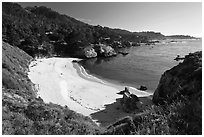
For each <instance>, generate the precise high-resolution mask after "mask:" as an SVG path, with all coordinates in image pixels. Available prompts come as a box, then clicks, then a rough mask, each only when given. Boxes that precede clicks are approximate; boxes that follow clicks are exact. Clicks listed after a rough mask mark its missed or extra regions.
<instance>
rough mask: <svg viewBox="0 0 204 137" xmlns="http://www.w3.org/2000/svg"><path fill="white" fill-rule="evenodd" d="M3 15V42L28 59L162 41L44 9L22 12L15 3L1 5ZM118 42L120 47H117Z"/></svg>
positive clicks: (143, 33)
mask: <svg viewBox="0 0 204 137" xmlns="http://www.w3.org/2000/svg"><path fill="white" fill-rule="evenodd" d="M2 14H3V16H2V19H3V22H2V30H3V31H2V34H3V40H4V41H6V42H8V43H9V44H11V45H13V46H18V47H19V48H21V49H23V50H24V51H26V52H27V53H28V54H29V55H31V56H37V55H39V54H40V55H44V56H45V55H47V56H50V55H53V54H57V55H61V56H64V55H67V54H68V55H69V54H71V53H72V54H75V52H76V51H78V50H81V49H83V48H85V47H87V46H89V45H90V44H99V43H103V44H106V45H109V46H112V47H114V48H118V47H128V46H134V45H138V44H137V43H140V42H148V39H153V38H158V37H163V35H162V34H160V33H154V32H151V34H150V32H141V33H132V32H129V31H126V30H120V29H111V28H108V27H102V26H99V25H98V26H91V25H88V24H86V23H83V22H80V21H78V20H76V19H74V18H71V17H69V16H66V15H61V14H59V13H57V12H55V11H53V10H52V9H50V8H47V7H44V6H41V7H36V6H35V7H27V8H25V9H23V8H22V7H21V6H20V5H18V4H16V3H6V2H3V3H2ZM118 42H120V43H121V44H120V45H117V44H116V43H118ZM43 43H47V44H48V47H49V48H46V47H47V45H45V46H44V47H42V46H41V45H42V44H43ZM79 43H80V44H79ZM130 43H133V44H130ZM42 50H43V51H42Z"/></svg>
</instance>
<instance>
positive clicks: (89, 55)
mask: <svg viewBox="0 0 204 137" xmlns="http://www.w3.org/2000/svg"><path fill="white" fill-rule="evenodd" d="M83 53H84V56H85V57H86V58H95V57H97V53H96V51H95V50H94V49H93V48H92V47H86V48H84V50H83Z"/></svg>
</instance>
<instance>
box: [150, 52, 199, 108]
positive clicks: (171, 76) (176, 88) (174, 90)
mask: <svg viewBox="0 0 204 137" xmlns="http://www.w3.org/2000/svg"><path fill="white" fill-rule="evenodd" d="M180 96H185V97H187V98H188V99H190V100H192V101H196V102H199V104H200V105H201V97H202V52H201V51H200V52H195V53H190V54H189V55H187V56H185V59H184V61H183V62H182V63H179V65H177V66H175V67H173V68H172V69H170V70H168V71H166V72H165V73H164V74H163V75H162V77H161V79H160V82H159V85H158V87H157V89H156V91H155V92H154V96H153V102H154V103H156V104H158V103H159V104H162V103H164V102H172V101H173V100H174V99H176V98H179V97H180Z"/></svg>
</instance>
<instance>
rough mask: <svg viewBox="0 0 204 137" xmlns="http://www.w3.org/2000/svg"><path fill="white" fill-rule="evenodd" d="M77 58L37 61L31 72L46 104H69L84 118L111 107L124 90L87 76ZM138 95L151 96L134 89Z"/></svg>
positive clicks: (33, 80)
mask: <svg viewBox="0 0 204 137" xmlns="http://www.w3.org/2000/svg"><path fill="white" fill-rule="evenodd" d="M72 60H77V59H75V58H48V59H37V61H33V62H31V64H30V66H29V68H30V72H29V73H28V76H29V78H30V79H31V81H32V82H33V83H34V84H36V86H37V88H38V95H39V96H40V97H41V98H42V99H43V100H44V101H45V102H46V103H49V102H52V103H56V104H59V105H62V106H64V105H67V106H68V107H69V108H70V109H71V110H74V111H76V112H78V113H81V114H83V115H85V116H90V114H92V113H95V112H97V111H99V110H103V109H104V108H105V107H104V105H105V104H111V103H113V102H115V101H116V98H121V95H118V94H116V93H118V92H119V89H120V90H123V89H124V87H120V86H114V85H113V84H110V83H107V82H104V81H102V80H100V79H98V78H96V77H94V76H91V75H89V74H87V73H86V71H85V70H84V68H83V67H81V66H79V65H77V63H76V64H74V65H75V68H76V67H78V72H77V70H76V69H75V68H74V66H73V63H72ZM131 91H132V92H133V93H135V94H136V95H138V96H140V97H141V96H148V95H150V94H148V93H146V92H143V91H139V90H137V89H132V90H131Z"/></svg>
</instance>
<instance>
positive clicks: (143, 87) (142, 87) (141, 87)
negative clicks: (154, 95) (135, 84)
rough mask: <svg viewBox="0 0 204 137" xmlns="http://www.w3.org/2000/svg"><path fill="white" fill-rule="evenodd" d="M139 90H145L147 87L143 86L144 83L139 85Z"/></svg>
mask: <svg viewBox="0 0 204 137" xmlns="http://www.w3.org/2000/svg"><path fill="white" fill-rule="evenodd" d="M139 90H142V91H145V90H147V87H146V86H144V85H141V86H140V88H139Z"/></svg>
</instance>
